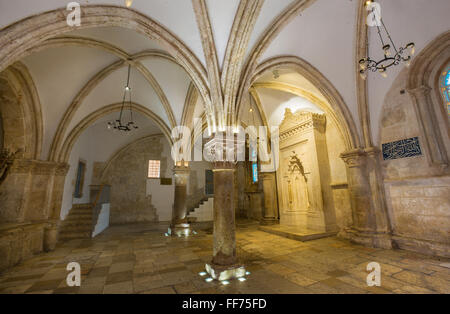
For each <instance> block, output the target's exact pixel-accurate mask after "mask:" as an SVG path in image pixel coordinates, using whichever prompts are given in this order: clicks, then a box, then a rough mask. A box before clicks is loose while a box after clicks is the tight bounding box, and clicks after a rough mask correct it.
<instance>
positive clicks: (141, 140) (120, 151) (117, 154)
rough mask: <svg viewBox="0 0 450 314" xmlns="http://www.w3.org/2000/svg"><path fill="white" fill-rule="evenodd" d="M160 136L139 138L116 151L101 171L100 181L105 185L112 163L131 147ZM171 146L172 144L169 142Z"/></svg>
mask: <svg viewBox="0 0 450 314" xmlns="http://www.w3.org/2000/svg"><path fill="white" fill-rule="evenodd" d="M159 136H161V135H160V134H156V135H149V136H145V137H142V138H139V139H137V140H135V141H133V142H131V143H129V144H127V145H125V146H124V147H122V148H119V149H118V150H117V151H115V152H114V153H113V154H112V155H111V157H110V158H109V159H108V161H107V162H106V163H105V167H103V169H102V171H101V174H100V175H99V178H100V181H101V182H102V183H103V181H104V179H105V174H106V173H107V172H108V169H109V168H110V166H111V163H112V162H113V161H114V160H116V159H117V157H118V156H120V155H121V154H123V153H124V152H126V151H127V150H128V148H129V147H130V146H133V145H137V144H139V143H142V142H145V141H147V140H149V139H152V138H155V137H159ZM169 144H170V142H169Z"/></svg>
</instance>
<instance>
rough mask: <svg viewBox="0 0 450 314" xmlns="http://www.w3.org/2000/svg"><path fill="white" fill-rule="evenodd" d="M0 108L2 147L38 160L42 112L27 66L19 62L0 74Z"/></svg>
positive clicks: (24, 156) (22, 156)
mask: <svg viewBox="0 0 450 314" xmlns="http://www.w3.org/2000/svg"><path fill="white" fill-rule="evenodd" d="M0 87H1V90H0V98H1V101H0V111H1V113H2V118H3V123H2V128H3V147H4V148H6V149H9V150H10V151H11V152H13V153H14V152H16V151H18V154H17V155H16V157H18V158H27V159H39V157H40V154H41V147H42V136H43V126H42V124H43V123H42V112H41V105H40V101H39V95H38V93H37V90H36V87H35V85H34V82H33V79H32V78H31V75H30V74H29V72H28V69H27V68H26V67H25V65H23V64H22V63H20V62H17V63H15V64H13V65H12V66H10V67H9V68H7V69H6V70H5V71H4V72H3V73H1V75H0Z"/></svg>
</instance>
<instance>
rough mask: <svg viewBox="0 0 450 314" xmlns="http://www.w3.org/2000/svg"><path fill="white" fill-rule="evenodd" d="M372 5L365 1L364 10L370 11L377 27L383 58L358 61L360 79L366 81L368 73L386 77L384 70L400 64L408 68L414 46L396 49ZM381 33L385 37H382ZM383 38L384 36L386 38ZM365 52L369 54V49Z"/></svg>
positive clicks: (409, 45)
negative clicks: (404, 64)
mask: <svg viewBox="0 0 450 314" xmlns="http://www.w3.org/2000/svg"><path fill="white" fill-rule="evenodd" d="M373 3H374V1H373V0H369V1H367V2H366V9H367V10H368V11H371V16H372V17H373V21H372V22H373V25H374V26H376V27H377V33H378V36H379V37H380V42H381V47H382V50H383V55H384V58H383V59H381V60H379V61H375V60H373V59H371V58H370V57H369V56H367V57H366V58H363V59H361V60H359V66H360V68H361V69H360V71H359V73H360V76H361V78H362V79H366V77H367V72H368V71H372V72H379V73H380V74H381V76H383V77H387V73H386V70H387V69H388V68H390V67H391V66H394V65H398V64H400V63H401V62H405V63H406V66H409V65H410V62H411V58H412V55H414V53H415V45H414V43H412V42H411V43H409V44H407V45H406V46H405V47H400V48H398V49H397V47H396V45H395V44H394V41H393V40H392V38H391V35H390V33H389V31H388V29H387V28H386V25H385V24H384V22H383V19H382V18H381V15H380V12H376V9H375V8H376V6H374V5H373ZM378 8H379V5H378ZM383 32H384V33H385V35H383ZM383 36H386V37H387V38H385V37H383ZM367 52H368V53H369V49H367Z"/></svg>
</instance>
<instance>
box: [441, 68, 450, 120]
mask: <svg viewBox="0 0 450 314" xmlns="http://www.w3.org/2000/svg"><path fill="white" fill-rule="evenodd" d="M439 87H440V89H441V92H442V97H443V98H444V105H445V106H446V107H447V114H448V115H449V116H450V65H448V66H447V67H446V68H445V71H444V72H443V73H442V75H441V79H440V82H439Z"/></svg>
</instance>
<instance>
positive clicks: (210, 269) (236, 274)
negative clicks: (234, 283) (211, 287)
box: [205, 263, 246, 281]
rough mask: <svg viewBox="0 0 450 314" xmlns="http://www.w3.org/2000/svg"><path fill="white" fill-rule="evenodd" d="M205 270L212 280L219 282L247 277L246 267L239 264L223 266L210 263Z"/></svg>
mask: <svg viewBox="0 0 450 314" xmlns="http://www.w3.org/2000/svg"><path fill="white" fill-rule="evenodd" d="M205 268H206V272H207V273H208V274H209V275H210V276H211V278H213V279H215V280H219V281H223V280H230V279H237V278H242V277H245V275H246V270H245V267H244V266H243V265H239V264H234V265H228V266H222V265H216V264H213V263H209V264H206V265H205Z"/></svg>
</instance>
